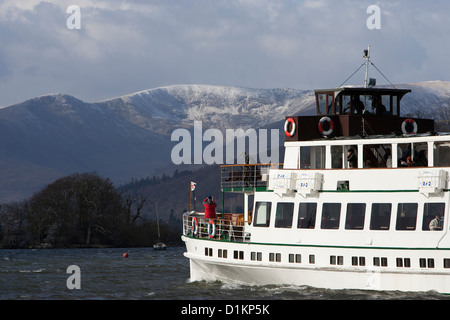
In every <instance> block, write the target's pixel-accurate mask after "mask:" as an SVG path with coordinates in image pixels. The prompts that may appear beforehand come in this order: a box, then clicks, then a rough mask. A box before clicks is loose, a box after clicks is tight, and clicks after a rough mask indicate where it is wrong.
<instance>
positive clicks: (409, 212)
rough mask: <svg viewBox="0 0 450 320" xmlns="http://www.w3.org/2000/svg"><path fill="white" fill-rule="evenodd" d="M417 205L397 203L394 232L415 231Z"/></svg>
mask: <svg viewBox="0 0 450 320" xmlns="http://www.w3.org/2000/svg"><path fill="white" fill-rule="evenodd" d="M416 220H417V203H399V204H398V207H397V223H396V226H395V229H396V230H410V231H412V230H416Z"/></svg>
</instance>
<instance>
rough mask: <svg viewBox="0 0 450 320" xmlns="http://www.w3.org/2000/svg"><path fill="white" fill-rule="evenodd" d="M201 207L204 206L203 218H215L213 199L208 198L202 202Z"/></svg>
mask: <svg viewBox="0 0 450 320" xmlns="http://www.w3.org/2000/svg"><path fill="white" fill-rule="evenodd" d="M203 205H204V206H205V218H207V219H215V218H216V206H217V205H216V203H215V202H214V197H211V196H209V197H208V198H206V199H205V200H203Z"/></svg>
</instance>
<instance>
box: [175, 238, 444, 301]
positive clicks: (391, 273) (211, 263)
mask: <svg viewBox="0 0 450 320" xmlns="http://www.w3.org/2000/svg"><path fill="white" fill-rule="evenodd" d="M183 240H184V241H185V242H186V247H187V252H186V253H185V256H186V257H187V258H189V259H190V281H222V282H224V283H230V282H231V283H238V284H243V285H293V286H310V287H316V288H324V289H357V290H381V291H405V292H406V291H409V292H418V291H437V292H439V293H450V273H449V272H442V270H441V271H439V270H438V269H439V268H434V269H422V268H419V267H418V266H411V268H404V269H401V270H400V269H399V268H397V267H381V266H380V267H372V266H371V267H369V266H367V267H358V266H356V267H355V266H352V265H349V263H348V261H349V259H350V260H351V256H354V255H358V254H360V255H361V254H362V252H364V255H365V256H368V257H369V256H371V255H375V256H377V255H380V254H383V255H384V256H387V258H388V259H389V260H393V259H394V261H395V258H394V257H395V256H396V255H399V254H400V252H395V251H393V252H386V250H383V251H382V252H380V250H375V249H373V250H372V249H370V250H371V251H373V252H371V253H368V250H369V249H354V248H352V249H342V248H337V249H336V248H313V247H303V248H302V247H300V248H297V247H295V246H293V247H290V246H285V245H281V246H274V245H270V246H269V245H259V244H242V243H241V244H236V243H234V244H233V243H226V242H221V241H210V240H201V239H194V238H189V237H184V236H183ZM205 248H208V249H209V248H211V249H212V250H213V256H205V255H204V250H205ZM218 248H223V249H224V250H228V252H229V254H228V257H227V258H226V259H224V258H216V257H215V255H214V252H217V250H218ZM234 249H236V250H239V251H244V259H243V260H239V259H237V260H236V259H234V257H233V251H234ZM255 250H257V251H258V250H259V251H261V252H263V255H269V254H270V252H277V251H279V252H280V253H281V255H282V257H283V258H285V257H286V256H287V253H288V252H294V251H295V250H296V251H297V252H302V257H303V256H305V258H304V260H307V257H308V253H314V254H315V257H316V263H315V264H310V263H309V262H308V261H302V263H300V264H296V263H289V262H286V259H282V261H283V260H285V262H270V263H267V262H264V263H263V262H257V261H248V257H249V256H250V255H251V251H255ZM264 251H266V252H264ZM358 251H359V252H358ZM303 252H304V253H303ZM337 252H338V253H337ZM433 252H434V254H436V255H437V256H439V255H440V254H441V253H440V252H439V251H437V250H436V251H433ZM230 253H231V256H230ZM333 254H339V255H341V256H343V257H344V264H343V265H335V266H326V267H323V266H320V265H323V264H322V262H323V261H320V260H324V259H329V256H330V255H333ZM413 254H414V256H415V257H416V256H417V257H419V256H423V255H425V254H427V256H428V257H430V256H431V253H430V252H426V253H425V252H420V250H419V251H415V252H414V253H413ZM321 257H323V258H324V259H322V258H321ZM302 259H303V258H302ZM418 259H419V258H418ZM438 259H439V258H438V257H437V258H436V260H438ZM368 264H369V263H368Z"/></svg>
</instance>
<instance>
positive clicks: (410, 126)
mask: <svg viewBox="0 0 450 320" xmlns="http://www.w3.org/2000/svg"><path fill="white" fill-rule="evenodd" d="M417 129H418V127H417V123H416V122H415V121H414V120H413V119H406V120H404V121H403V122H402V132H403V134H406V135H413V134H416V133H417Z"/></svg>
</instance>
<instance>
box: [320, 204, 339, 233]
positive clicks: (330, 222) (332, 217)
mask: <svg viewBox="0 0 450 320" xmlns="http://www.w3.org/2000/svg"><path fill="white" fill-rule="evenodd" d="M340 218H341V204H340V203H324V204H323V206H322V222H321V224H320V227H321V228H322V229H339V221H340Z"/></svg>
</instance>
